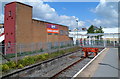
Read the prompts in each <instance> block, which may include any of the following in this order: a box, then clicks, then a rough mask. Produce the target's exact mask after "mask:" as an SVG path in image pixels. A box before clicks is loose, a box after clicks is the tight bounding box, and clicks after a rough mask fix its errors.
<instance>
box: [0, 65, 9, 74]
mask: <svg viewBox="0 0 120 79" xmlns="http://www.w3.org/2000/svg"><path fill="white" fill-rule="evenodd" d="M9 69H10V68H9V66H8V65H7V64H4V65H3V66H2V70H3V71H5V72H6V71H8V70H9Z"/></svg>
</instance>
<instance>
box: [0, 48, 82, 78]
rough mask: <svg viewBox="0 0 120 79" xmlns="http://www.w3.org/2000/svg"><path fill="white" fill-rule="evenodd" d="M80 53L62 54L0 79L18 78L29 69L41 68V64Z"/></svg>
mask: <svg viewBox="0 0 120 79" xmlns="http://www.w3.org/2000/svg"><path fill="white" fill-rule="evenodd" d="M80 51H81V50H80V49H79V50H76V51H75V52H70V53H67V54H64V55H62V56H58V57H55V58H52V59H49V60H46V61H43V62H40V63H37V64H34V65H31V66H28V67H25V68H23V69H19V70H16V71H13V72H11V73H8V74H5V75H3V76H2V78H8V77H16V76H19V74H20V73H22V72H25V71H27V72H29V70H31V69H32V70H34V69H35V68H37V67H39V66H41V65H43V64H46V63H49V62H51V61H54V60H57V59H60V58H62V57H66V56H68V55H72V54H74V53H76V52H80Z"/></svg>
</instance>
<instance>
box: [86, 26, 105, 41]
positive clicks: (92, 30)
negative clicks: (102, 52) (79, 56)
mask: <svg viewBox="0 0 120 79" xmlns="http://www.w3.org/2000/svg"><path fill="white" fill-rule="evenodd" d="M87 33H104V31H103V30H102V27H101V26H100V28H98V27H95V26H93V25H91V26H90V27H89V28H88V30H87ZM102 36H103V35H98V36H95V38H97V39H98V38H99V37H100V38H101V37H102Z"/></svg>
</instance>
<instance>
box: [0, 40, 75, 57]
mask: <svg viewBox="0 0 120 79" xmlns="http://www.w3.org/2000/svg"><path fill="white" fill-rule="evenodd" d="M72 46H73V41H62V42H47V43H43V42H39V43H31V44H14V43H10V44H5V45H4V44H0V53H1V54H3V55H4V56H6V57H7V58H14V57H16V54H17V57H20V56H26V55H33V54H37V53H44V52H48V53H50V52H54V51H57V50H60V49H62V48H67V47H72Z"/></svg>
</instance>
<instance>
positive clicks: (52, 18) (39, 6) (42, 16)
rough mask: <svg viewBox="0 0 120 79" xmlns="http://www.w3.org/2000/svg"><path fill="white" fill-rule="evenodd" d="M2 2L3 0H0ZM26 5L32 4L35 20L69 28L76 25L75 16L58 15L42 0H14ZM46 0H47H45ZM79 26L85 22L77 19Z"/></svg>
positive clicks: (10, 0) (9, 0)
mask: <svg viewBox="0 0 120 79" xmlns="http://www.w3.org/2000/svg"><path fill="white" fill-rule="evenodd" d="M2 1H3V2H4V0H2ZM7 1H8V2H12V1H14V0H7ZM16 1H19V2H22V3H25V4H28V5H31V6H33V18H35V19H37V20H44V21H48V22H53V23H57V24H62V25H66V26H69V27H70V28H71V29H73V28H75V27H77V23H76V19H77V17H75V16H67V15H58V14H57V12H56V10H55V9H54V8H52V7H51V6H49V5H48V4H45V3H44V2H43V0H16ZM47 1H48V0H47ZM78 23H79V26H83V25H84V23H85V22H83V21H79V22H78Z"/></svg>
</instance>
